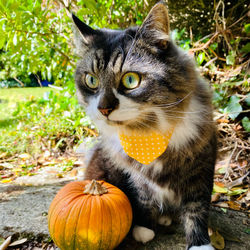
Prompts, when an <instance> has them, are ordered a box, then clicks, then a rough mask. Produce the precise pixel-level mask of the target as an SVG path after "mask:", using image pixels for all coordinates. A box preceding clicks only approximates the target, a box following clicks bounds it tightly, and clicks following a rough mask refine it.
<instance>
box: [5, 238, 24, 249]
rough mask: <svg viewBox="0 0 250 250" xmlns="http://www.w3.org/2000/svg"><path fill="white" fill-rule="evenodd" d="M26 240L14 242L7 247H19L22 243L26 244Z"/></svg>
mask: <svg viewBox="0 0 250 250" xmlns="http://www.w3.org/2000/svg"><path fill="white" fill-rule="evenodd" d="M27 240H28V239H27V238H24V239H21V240H16V241H14V242H12V243H11V244H10V245H9V246H10V247H13V246H17V245H21V244H23V243H24V242H26V241H27Z"/></svg>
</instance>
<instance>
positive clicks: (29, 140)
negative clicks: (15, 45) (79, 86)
mask: <svg viewBox="0 0 250 250" xmlns="http://www.w3.org/2000/svg"><path fill="white" fill-rule="evenodd" d="M45 92H47V93H46V94H45ZM0 100H1V103H0V155H1V152H4V154H7V155H8V156H10V157H11V156H15V155H18V154H22V153H29V154H30V155H34V157H39V155H41V154H42V153H43V152H44V151H46V150H48V151H50V152H52V151H53V152H55V153H61V152H62V153H63V152H66V151H67V150H68V149H71V148H73V147H74V146H75V145H78V143H80V141H81V140H82V137H83V135H86V134H87V131H88V130H87V129H84V127H88V126H91V124H90V122H89V120H88V119H87V118H85V113H84V111H83V110H82V109H81V108H80V107H79V105H78V102H77V100H76V98H75V95H74V92H70V91H68V89H63V90H62V91H59V90H58V91H57V90H55V89H52V88H10V89H0Z"/></svg>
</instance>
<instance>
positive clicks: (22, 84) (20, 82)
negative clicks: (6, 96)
mask: <svg viewBox="0 0 250 250" xmlns="http://www.w3.org/2000/svg"><path fill="white" fill-rule="evenodd" d="M13 78H14V79H15V80H16V81H17V82H18V83H19V84H21V86H22V87H24V83H23V82H22V81H20V80H19V79H18V78H16V77H13Z"/></svg>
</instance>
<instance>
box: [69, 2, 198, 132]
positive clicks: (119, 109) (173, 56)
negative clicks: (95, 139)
mask: <svg viewBox="0 0 250 250" xmlns="http://www.w3.org/2000/svg"><path fill="white" fill-rule="evenodd" d="M73 20H74V23H75V25H76V27H77V31H76V46H77V50H78V54H79V56H80V57H81V59H80V60H79V62H78V66H77V69H76V74H75V80H76V87H77V93H78V98H79V101H80V103H82V104H83V105H84V106H85V107H86V112H87V114H88V115H89V116H90V117H91V118H92V120H93V121H94V122H95V123H96V124H97V126H98V128H99V129H100V131H101V132H103V133H105V132H106V130H108V128H115V129H118V130H124V129H126V130H133V129H143V130H147V129H149V128H150V129H151V128H153V129H157V130H161V131H164V130H167V129H168V128H169V127H170V126H172V125H174V124H176V123H177V122H179V121H180V116H181V115H180V114H182V112H183V111H184V110H185V107H187V103H188V102H189V100H190V96H191V93H192V91H193V89H194V83H193V81H194V78H195V76H194V75H195V73H194V69H193V65H192V63H190V60H189V58H188V56H186V55H185V54H184V53H183V52H181V51H180V50H179V49H178V48H177V47H176V46H175V45H174V44H173V42H171V40H170V37H169V32H170V28H169V19H168V12H167V8H166V6H165V5H164V4H162V3H159V4H156V5H155V6H154V7H153V8H152V9H151V11H150V13H149V14H148V16H147V17H146V19H145V20H144V22H143V24H142V26H140V27H136V28H129V29H126V30H124V31H118V30H108V29H101V30H94V29H92V28H91V27H89V26H87V25H86V24H84V23H83V22H81V21H80V20H79V19H78V18H77V17H75V16H73Z"/></svg>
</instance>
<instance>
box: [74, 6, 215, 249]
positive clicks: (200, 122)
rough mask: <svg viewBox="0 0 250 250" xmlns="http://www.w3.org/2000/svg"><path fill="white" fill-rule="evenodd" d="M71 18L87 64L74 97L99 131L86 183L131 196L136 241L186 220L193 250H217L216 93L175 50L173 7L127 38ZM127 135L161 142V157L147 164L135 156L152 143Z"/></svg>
mask: <svg viewBox="0 0 250 250" xmlns="http://www.w3.org/2000/svg"><path fill="white" fill-rule="evenodd" d="M72 18H73V21H74V24H75V25H74V26H75V43H76V48H77V53H78V55H79V56H80V60H79V61H78V64H77V67H76V72H75V82H76V90H77V96H78V99H79V103H80V104H82V105H83V106H84V107H85V110H86V113H87V114H88V115H89V116H90V118H91V119H92V120H93V121H94V123H95V124H96V126H97V127H98V129H99V132H100V137H99V140H98V143H97V144H96V145H95V146H94V147H93V148H91V149H90V150H89V152H88V153H87V154H86V158H87V160H86V164H87V168H86V173H85V179H96V180H105V181H107V182H109V183H111V184H113V185H115V186H117V187H119V188H120V189H121V190H123V191H124V192H125V193H126V195H127V196H128V197H129V199H130V202H131V204H132V208H133V217H134V227H133V229H132V235H133V237H134V238H135V240H137V241H139V242H142V243H146V242H148V241H150V240H152V239H153V238H154V236H155V227H156V225H157V224H158V223H159V224H162V225H166V226H168V225H170V224H171V222H172V216H174V215H176V214H179V215H180V218H181V220H182V222H183V224H184V229H185V234H186V242H187V249H190V250H195V249H203V250H206V249H207V250H210V249H214V248H213V247H212V245H211V243H210V239H209V236H208V225H207V224H208V222H207V220H208V212H209V205H210V198H211V192H212V186H213V174H214V164H215V160H216V130H215V126H214V124H213V120H212V107H211V100H210V90H209V86H208V83H206V81H204V80H203V79H202V78H201V77H200V76H199V74H198V73H197V70H196V68H195V66H194V63H193V61H192V59H191V58H190V56H189V55H187V54H186V53H185V52H184V51H182V50H181V49H180V48H178V47H177V46H176V45H175V44H174V42H173V41H171V39H170V26H169V17H168V10H167V7H166V6H165V4H164V3H161V2H160V3H158V4H156V5H154V6H153V8H152V9H151V11H150V12H149V14H148V15H147V17H146V18H145V20H144V22H143V23H142V25H141V26H140V27H132V28H128V29H125V30H109V29H92V28H91V27H89V26H88V25H86V24H85V23H83V22H82V21H80V20H79V19H78V18H77V17H76V16H74V15H73V16H72ZM152 131H153V132H155V135H154V136H151V137H150V133H152ZM166 134H168V136H169V138H168V139H169V141H168V142H166V140H165V139H166V137H165V135H166ZM123 135H125V137H126V136H128V137H127V138H130V136H131V135H135V137H133V138H134V139H135V140H137V139H136V138H137V136H138V138H139V139H138V140H140V138H142V137H143V136H144V137H145V138H146V139H145V140H148V139H149V140H151V141H152V142H153V143H156V141H155V140H156V139H155V138H156V137H157V140H161V141H162V142H161V143H159V144H161V145H162V148H161V150H163V152H158V153H159V155H157V157H155V158H154V157H153V159H151V160H150V161H149V162H146V163H145V162H144V161H142V163H141V161H140V160H139V159H140V158H136V157H133V156H131V154H133V153H135V151H136V152H138V151H142V152H141V153H140V154H142V155H140V157H143V154H144V150H145V152H146V150H147V149H145V147H146V145H145V143H144V142H143V143H141V144H142V145H140V144H138V145H137V146H135V144H136V143H134V144H133V143H132V144H129V142H128V141H125V142H123V139H122V136H123ZM140 136H142V137H140ZM128 140H129V139H128ZM125 144H126V145H127V144H129V145H130V146H132V149H131V150H130V151H131V152H130V154H129V153H127V151H126V150H125V146H124V145H125ZM167 144H168V145H167ZM150 147H151V146H150ZM151 148H152V151H153V147H151ZM151 148H150V149H151ZM159 148H160V147H159ZM125 151H126V152H125ZM133 151H134V152H133ZM156 153H157V152H156ZM148 154H150V153H148ZM152 154H155V152H153V153H152ZM129 155H130V156H129ZM150 157H151V156H150ZM150 157H149V158H150Z"/></svg>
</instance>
